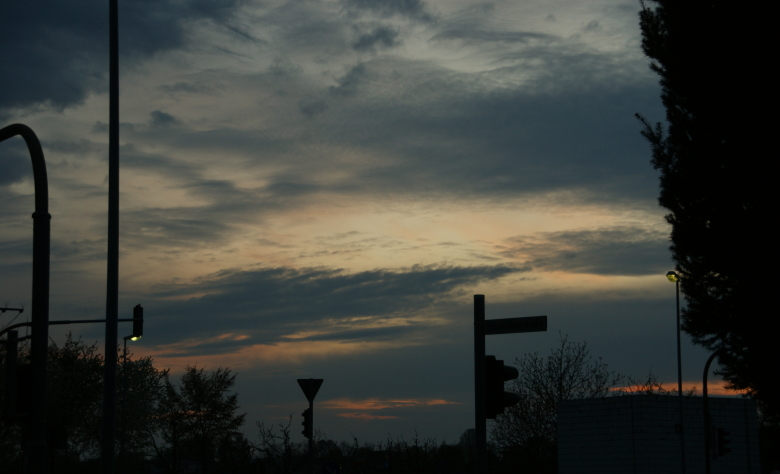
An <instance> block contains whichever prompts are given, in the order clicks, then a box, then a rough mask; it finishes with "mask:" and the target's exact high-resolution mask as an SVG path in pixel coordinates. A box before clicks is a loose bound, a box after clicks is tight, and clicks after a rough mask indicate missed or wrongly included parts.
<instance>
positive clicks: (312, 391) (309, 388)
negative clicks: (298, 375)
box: [298, 379, 323, 403]
mask: <svg viewBox="0 0 780 474" xmlns="http://www.w3.org/2000/svg"><path fill="white" fill-rule="evenodd" d="M322 381H323V379H298V385H300V386H301V390H303V394H304V395H306V400H308V401H309V403H313V402H314V397H316V396H317V392H319V391H320V386H322Z"/></svg>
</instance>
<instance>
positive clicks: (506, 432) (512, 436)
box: [0, 335, 776, 474]
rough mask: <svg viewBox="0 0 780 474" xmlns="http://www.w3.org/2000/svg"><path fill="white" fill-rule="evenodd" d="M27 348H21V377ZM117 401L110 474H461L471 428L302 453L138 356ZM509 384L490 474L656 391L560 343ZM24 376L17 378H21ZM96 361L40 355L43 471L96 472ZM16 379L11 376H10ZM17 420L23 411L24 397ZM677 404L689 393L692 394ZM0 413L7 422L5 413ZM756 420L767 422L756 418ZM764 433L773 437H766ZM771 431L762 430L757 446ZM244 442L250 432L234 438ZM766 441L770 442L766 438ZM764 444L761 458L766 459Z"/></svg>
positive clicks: (12, 461)
mask: <svg viewBox="0 0 780 474" xmlns="http://www.w3.org/2000/svg"><path fill="white" fill-rule="evenodd" d="M27 356H28V351H27V350H26V349H25V348H24V347H22V350H21V357H20V365H19V368H20V369H24V367H25V364H28V363H29V361H28V360H27ZM119 360H120V364H119V366H118V378H117V380H118V393H117V400H118V406H117V420H118V426H117V440H118V443H117V449H116V456H117V466H118V467H117V472H118V473H120V474H134V473H139V474H140V473H145V474H148V473H152V474H185V473H186V474H189V473H193V474H211V473H214V474H230V473H235V474H243V473H252V474H260V473H264V474H265V473H267V474H277V473H278V474H297V473H309V472H312V469H314V472H323V468H324V467H325V466H328V465H330V466H339V472H342V473H345V474H350V473H380V472H381V473H471V472H473V471H474V468H475V466H474V452H475V445H474V443H475V442H474V430H473V429H467V430H466V431H465V432H464V433H463V434H462V435H461V436H460V439H459V440H458V442H457V443H454V444H448V443H446V442H444V441H441V442H439V441H437V440H436V439H434V438H420V437H419V436H418V435H417V433H416V432H415V434H414V435H413V436H411V437H404V436H395V437H394V436H391V435H388V437H387V439H386V440H384V441H381V442H376V443H368V442H361V441H360V440H358V439H355V438H353V439H352V440H351V441H343V440H342V441H338V442H337V441H333V440H330V439H328V438H327V436H326V435H325V434H324V433H323V432H321V431H319V430H316V431H315V443H314V446H315V449H314V454H313V456H310V455H309V452H308V443H307V442H295V441H293V438H296V439H300V435H299V434H298V431H299V430H298V429H296V428H299V426H300V425H299V424H298V423H294V421H293V416H292V415H290V416H289V419H288V420H287V421H285V422H283V423H278V424H275V425H274V424H271V425H269V424H266V423H265V422H262V421H257V422H255V427H254V428H255V430H246V431H245V430H242V427H243V426H244V423H245V421H246V420H245V419H246V415H245V414H243V413H241V412H240V407H239V405H238V393H236V392H235V390H234V386H235V381H236V377H237V374H235V373H233V372H231V370H230V369H227V368H218V369H216V370H213V371H206V370H204V369H202V368H197V367H193V366H188V367H186V369H185V372H184V374H183V375H182V376H181V379H180V380H179V382H178V383H173V382H171V380H170V378H169V373H168V370H159V369H157V368H155V367H154V365H153V361H152V359H151V358H149V357H143V358H138V359H135V358H134V357H133V356H132V354H128V355H127V362H126V363H122V362H123V360H124V358H123V357H121V355H120V359H119ZM0 362H2V365H0V367H1V369H0V387H3V388H4V390H2V391H0V406H2V407H3V408H4V409H5V408H7V407H8V400H7V395H8V392H7V390H5V388H6V387H8V384H7V382H8V381H7V380H6V366H5V363H4V362H5V352H4V345H0ZM515 365H516V366H517V367H518V370H519V373H520V377H518V379H516V380H514V381H512V382H510V383H509V384H507V389H509V390H511V391H513V392H515V393H517V394H518V395H519V396H520V402H519V403H518V404H517V405H514V406H512V407H509V408H508V409H507V410H506V411H505V412H504V413H503V414H502V415H499V416H498V418H497V419H496V420H494V421H491V422H490V424H489V430H490V435H491V440H490V443H489V446H488V467H489V472H492V473H496V474H500V473H505V472H506V473H509V472H512V473H521V474H522V473H535V474H553V473H556V472H557V470H558V466H557V455H558V453H557V445H558V440H557V405H558V403H559V402H561V401H564V400H571V399H581V398H600V397H608V396H620V395H624V394H643V393H644V394H667V395H675V394H676V391H669V390H665V389H664V388H663V386H662V384H661V383H660V382H658V381H657V380H656V378H655V377H654V376H653V374H652V373H651V374H649V376H648V377H647V379H645V380H644V381H642V382H636V381H634V380H632V379H631V377H627V376H624V375H622V374H619V373H617V372H615V371H612V370H610V369H609V367H608V365H607V364H606V363H604V362H603V361H602V360H601V359H598V358H594V357H592V356H591V355H590V351H589V349H588V347H587V344H586V343H584V342H583V343H576V342H570V341H569V340H568V338H567V337H566V336H563V335H561V337H560V339H559V345H558V346H557V347H553V348H552V349H551V351H550V353H549V354H548V355H546V356H540V355H539V354H538V353H532V354H525V355H524V356H523V357H522V358H518V359H516V361H515ZM21 371H22V372H23V370H21ZM102 378H103V356H102V355H101V354H100V353H99V351H98V347H97V345H96V344H92V345H89V344H86V343H84V342H83V341H82V340H80V339H75V338H73V337H72V336H70V335H68V337H67V338H66V341H65V343H64V344H63V345H61V346H57V345H56V344H54V343H52V344H51V345H50V346H49V367H48V390H47V397H48V400H47V435H48V436H47V445H48V448H49V456H50V466H51V469H50V472H51V473H52V474H58V473H63V474H69V473H80V474H81V473H83V474H90V473H99V472H100V469H101V464H100V455H101V449H100V441H101V435H102V430H101V424H102V385H103V380H102ZM20 380H21V381H23V377H22V379H20ZM20 395H21V400H20V403H19V404H18V406H17V408H16V411H17V413H23V412H24V411H25V410H26V408H25V404H24V399H25V394H24V393H23V391H22V392H21V393H20ZM688 395H694V393H693V392H691V393H688ZM5 414H6V415H7V413H5ZM765 421H771V419H769V420H765ZM23 426H24V425H23V424H20V423H16V422H12V421H9V420H8V419H7V418H6V417H4V418H3V420H2V421H0V468H1V469H0V472H3V473H6V472H7V473H9V474H13V473H22V472H23V467H22V465H23V446H24V443H25V432H24V429H23ZM772 429H774V430H775V431H772ZM774 432H776V424H772V423H769V424H767V423H764V425H763V426H762V444H766V440H767V439H768V435H770V434H771V433H774ZM245 433H250V434H245ZM769 437H771V436H769ZM767 447H768V446H762V457H763V458H764V460H765V461H770V459H769V456H771V454H770V451H771V450H767Z"/></svg>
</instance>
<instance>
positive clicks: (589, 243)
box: [501, 226, 671, 276]
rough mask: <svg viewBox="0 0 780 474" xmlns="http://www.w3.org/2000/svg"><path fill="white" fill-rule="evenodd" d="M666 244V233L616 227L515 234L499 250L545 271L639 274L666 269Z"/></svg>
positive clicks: (668, 259) (656, 273)
mask: <svg viewBox="0 0 780 474" xmlns="http://www.w3.org/2000/svg"><path fill="white" fill-rule="evenodd" d="M668 246H669V235H668V233H664V232H661V231H656V230H648V229H645V228H641V227H630V226H618V227H609V228H600V229H595V230H570V231H560V232H545V233H539V234H534V235H531V236H519V237H514V238H511V239H509V240H508V241H507V242H506V244H505V246H504V248H503V250H502V251H501V253H502V254H503V255H505V256H508V257H512V258H518V259H521V260H523V259H524V260H525V261H526V262H527V263H528V264H530V265H532V266H533V267H534V268H536V269H539V270H544V271H564V272H571V273H592V274H598V275H632V276H638V275H660V274H662V273H663V272H664V271H666V269H668V268H669V266H670V265H671V257H670V255H669V250H668Z"/></svg>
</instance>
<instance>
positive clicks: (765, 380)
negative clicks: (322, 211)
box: [640, 0, 780, 416]
mask: <svg viewBox="0 0 780 474" xmlns="http://www.w3.org/2000/svg"><path fill="white" fill-rule="evenodd" d="M651 1H652V7H650V6H648V5H645V4H644V3H642V4H641V6H642V10H641V12H640V26H641V30H642V48H643V50H644V52H645V54H646V55H647V56H648V57H650V58H651V59H652V62H651V65H650V67H651V69H652V70H653V71H655V72H656V73H657V74H658V75H659V76H660V83H661V87H662V95H661V98H662V100H663V104H664V106H665V108H666V121H667V126H666V127H664V126H662V125H661V124H658V125H656V126H655V127H653V126H651V125H650V124H649V123H648V121H647V120H645V119H644V118H641V117H640V119H641V120H642V121H643V122H644V123H645V125H646V128H645V129H644V131H643V135H644V136H645V137H646V138H647V139H648V140H649V141H650V143H651V145H652V152H653V159H652V162H653V165H654V166H655V167H656V169H658V170H660V172H661V180H660V187H661V192H660V197H659V203H660V204H661V206H663V207H665V208H666V209H668V210H669V214H668V215H667V216H666V219H667V221H668V222H669V223H670V224H671V225H672V234H671V243H672V244H671V251H672V254H673V258H674V260H675V262H676V269H677V271H678V272H679V273H680V275H681V285H682V287H681V288H682V292H683V293H684V295H685V298H686V301H687V305H686V307H685V309H684V311H683V328H684V330H685V331H686V332H687V333H688V334H690V335H691V336H692V338H693V340H694V342H695V343H697V344H700V345H702V346H704V347H706V348H707V349H709V350H713V351H714V350H717V349H724V350H725V354H724V355H723V356H722V357H720V359H719V362H720V367H721V368H720V371H721V373H722V375H723V376H724V377H725V379H726V381H727V383H728V386H729V387H730V388H733V389H740V390H747V391H748V393H750V394H751V395H752V396H754V397H755V398H756V399H757V400H758V401H759V402H760V403H761V405H762V407H763V410H764V414H765V415H766V416H777V415H778V413H780V406H779V405H780V403H779V402H778V400H780V388H779V384H778V377H777V366H776V365H777V352H776V348H775V347H776V343H775V339H776V337H775V335H774V334H773V333H774V331H772V330H771V328H770V325H772V323H773V319H775V318H771V317H770V311H771V310H772V309H773V308H772V307H771V306H770V304H769V303H770V300H771V299H772V297H773V292H772V288H771V286H770V285H771V281H772V277H771V271H772V268H773V266H774V265H773V263H772V262H774V261H776V258H774V257H773V255H774V248H773V246H772V245H771V240H773V236H772V232H771V228H772V227H773V225H772V224H771V222H772V219H773V218H772V216H773V215H774V212H773V211H774V209H773V206H772V204H773V202H774V199H772V197H773V196H772V194H773V193H772V192H771V190H772V187H773V186H774V182H773V176H772V173H771V171H770V170H769V169H768V166H769V163H770V161H771V156H772V155H770V153H772V150H773V148H771V147H770V140H772V139H773V138H774V133H772V132H773V130H770V126H773V125H774V120H772V119H771V117H772V114H773V112H772V111H771V109H770V107H772V106H771V104H772V103H775V101H774V100H773V99H771V97H774V96H775V95H776V94H775V92H774V91H775V87H774V85H773V87H770V81H773V80H774V76H773V74H770V64H771V62H772V61H770V60H771V58H772V57H774V54H773V51H772V49H774V46H773V45H774V41H772V40H771V39H770V33H771V31H772V29H773V26H772V25H770V21H773V19H774V15H772V11H771V10H770V8H771V7H770V5H773V4H772V2H765V1H748V2H734V1H726V0H686V1H682V2H681V1H675V0H651ZM770 48H771V49H770Z"/></svg>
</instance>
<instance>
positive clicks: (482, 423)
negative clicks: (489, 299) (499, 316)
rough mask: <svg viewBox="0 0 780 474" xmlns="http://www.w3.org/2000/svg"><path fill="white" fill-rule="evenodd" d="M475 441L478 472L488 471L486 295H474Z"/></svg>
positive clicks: (483, 473) (475, 462)
mask: <svg viewBox="0 0 780 474" xmlns="http://www.w3.org/2000/svg"><path fill="white" fill-rule="evenodd" d="M474 404H475V410H474V443H475V447H476V455H475V457H474V465H475V468H476V469H475V472H476V474H485V473H486V472H487V469H486V467H487V424H486V423H487V422H486V420H485V295H474Z"/></svg>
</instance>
